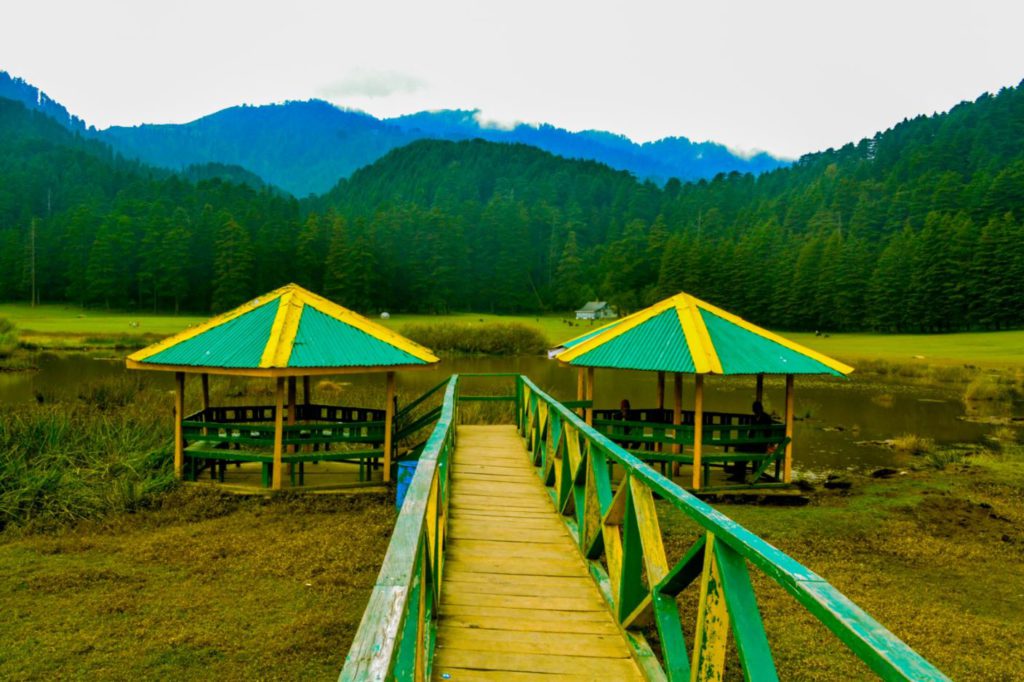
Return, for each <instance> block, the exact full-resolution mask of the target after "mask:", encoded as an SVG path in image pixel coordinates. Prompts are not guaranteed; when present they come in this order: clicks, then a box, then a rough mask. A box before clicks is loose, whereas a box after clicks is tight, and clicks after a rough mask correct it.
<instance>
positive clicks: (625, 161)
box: [387, 110, 789, 184]
mask: <svg viewBox="0 0 1024 682" xmlns="http://www.w3.org/2000/svg"><path fill="white" fill-rule="evenodd" d="M387 122H388V123H391V124H393V125H396V126H398V127H399V128H401V129H403V130H405V131H408V132H411V133H414V134H416V133H418V134H419V135H420V136H422V137H429V138H434V139H444V140H467V139H473V138H481V139H484V140H488V141H491V142H518V143H521V144H528V145H531V146H534V147H538V148H540V149H543V150H545V151H548V152H551V153H552V154H558V155H559V156H564V157H567V158H571V159H588V160H593V161H600V162H601V163H606V164H608V165H609V166H611V167H612V168H615V169H618V170H627V171H630V172H631V173H633V174H634V175H636V176H637V177H638V178H640V179H650V180H654V181H656V182H658V183H659V184H663V183H664V182H665V181H666V180H668V179H669V178H679V179H680V180H682V181H684V182H686V181H690V180H700V179H702V178H708V179H710V178H713V177H715V176H716V175H718V174H719V173H731V172H732V171H738V172H740V173H753V174H755V175H757V174H759V173H764V172H766V171H770V170H774V169H776V168H779V167H781V166H786V165H788V164H789V162H788V161H786V160H783V159H778V158H776V157H774V156H771V155H770V154H766V153H764V152H760V153H758V154H755V155H753V156H751V157H749V158H744V157H741V156H738V155H736V154H734V153H732V152H730V151H729V149H728V148H727V147H725V146H724V145H721V144H718V143H717V142H692V141H691V140H689V139H687V138H685V137H666V138H664V139H661V140H657V141H655V142H646V143H643V144H637V143H636V142H633V141H632V140H630V139H629V138H628V137H626V136H625V135H617V134H615V133H609V132H604V131H600V130H584V131H581V132H578V133H573V132H570V131H568V130H565V129H564V128H558V127H555V126H552V125H548V124H546V123H545V124H541V125H529V124H525V123H519V124H517V125H515V126H513V127H511V128H502V127H495V126H486V125H481V123H480V112H479V111H475V110H473V111H467V110H454V111H430V112H420V113H418V114H410V115H408V116H399V117H398V118H392V119H388V120H387Z"/></svg>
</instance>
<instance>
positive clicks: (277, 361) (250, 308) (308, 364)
mask: <svg viewBox="0 0 1024 682" xmlns="http://www.w3.org/2000/svg"><path fill="white" fill-rule="evenodd" d="M437 362H439V360H438V358H437V357H436V356H435V355H434V354H433V353H432V352H431V351H430V350H429V349H427V348H424V347H423V346H420V345H419V344H417V343H415V342H413V341H410V340H409V339H407V338H405V337H404V336H402V335H400V334H397V333H395V332H393V331H391V330H390V329H388V328H386V327H383V326H381V325H379V324H377V323H375V322H372V321H371V320H368V319H367V318H365V317H363V316H362V315H359V314H358V313H354V312H352V311H351V310H348V309H347V308H343V307H342V306H340V305H338V304H337V303H333V302H332V301H329V300H327V299H326V298H323V297H321V296H317V295H316V294H314V293H312V292H310V291H307V290H306V289H303V288H302V287H300V286H299V285H297V284H288V285H285V286H283V287H281V288H280V289H275V290H274V291H271V292H270V293H268V294H266V295H264V296H259V297H257V298H255V299H253V300H251V301H249V302H248V303H245V304H243V305H241V306H239V307H237V308H235V309H234V310H231V311H229V312H226V313H224V314H222V315H218V316H217V317H214V318H212V319H210V320H208V321H207V322H204V323H203V324H200V325H197V326H195V327H192V328H190V329H186V330H185V331H183V332H181V333H179V334H176V335H174V336H171V337H170V338H167V339H164V340H163V341H160V342H159V343H155V344H153V345H152V346H149V347H147V348H143V349H142V350H140V351H138V352H136V353H133V354H131V355H129V356H128V360H127V366H128V368H129V369H151V370H164V371H174V372H211V373H216V374H240V375H246V376H271V377H280V376H304V375H310V374H342V373H354V372H372V371H392V370H398V369H414V368H418V367H420V368H421V367H426V366H429V365H432V364H435V363H437Z"/></svg>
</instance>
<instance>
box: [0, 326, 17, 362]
mask: <svg viewBox="0 0 1024 682" xmlns="http://www.w3.org/2000/svg"><path fill="white" fill-rule="evenodd" d="M17 348H18V330H17V329H15V327H14V323H12V322H11V321H10V320H8V319H7V318H3V317H0V358H6V357H10V355H11V354H12V353H13V352H14V351H15V350H17Z"/></svg>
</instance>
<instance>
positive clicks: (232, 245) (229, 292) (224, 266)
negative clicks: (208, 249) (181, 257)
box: [213, 215, 257, 312]
mask: <svg viewBox="0 0 1024 682" xmlns="http://www.w3.org/2000/svg"><path fill="white" fill-rule="evenodd" d="M223 221H224V222H223V223H222V225H221V228H220V230H219V231H218V232H217V242H216V246H215V253H214V261H213V310H214V311H215V312H217V311H222V310H228V309H229V308H233V307H235V306H238V305H241V304H242V303H244V302H245V301H247V300H249V299H250V298H251V297H252V296H253V295H255V294H256V293H257V292H256V291H254V290H253V281H252V279H253V278H252V276H253V260H254V256H253V248H252V240H251V239H250V237H249V233H248V232H246V231H245V228H243V227H242V226H241V225H239V224H238V223H237V222H236V221H235V219H234V218H232V217H231V216H230V215H225V216H224V217H223Z"/></svg>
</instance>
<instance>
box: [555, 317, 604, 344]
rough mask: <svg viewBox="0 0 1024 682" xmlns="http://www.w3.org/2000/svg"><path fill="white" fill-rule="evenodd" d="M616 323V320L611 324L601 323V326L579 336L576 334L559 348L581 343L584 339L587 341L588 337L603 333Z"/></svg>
mask: <svg viewBox="0 0 1024 682" xmlns="http://www.w3.org/2000/svg"><path fill="white" fill-rule="evenodd" d="M617 324H618V322H612V323H611V324H606V325H602V326H600V327H598V328H597V329H595V330H594V331H591V332H587V333H586V334H583V335H581V336H577V337H576V338H574V339H571V340H569V341H566V342H565V343H563V344H561V346H560V347H561V348H572V347H573V346H578V345H580V344H581V343H583V342H584V341H589V340H590V339H592V338H594V337H595V336H597V335H598V334H604V333H605V332H607V331H611V330H612V329H613V328H614V327H615V325H617Z"/></svg>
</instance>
